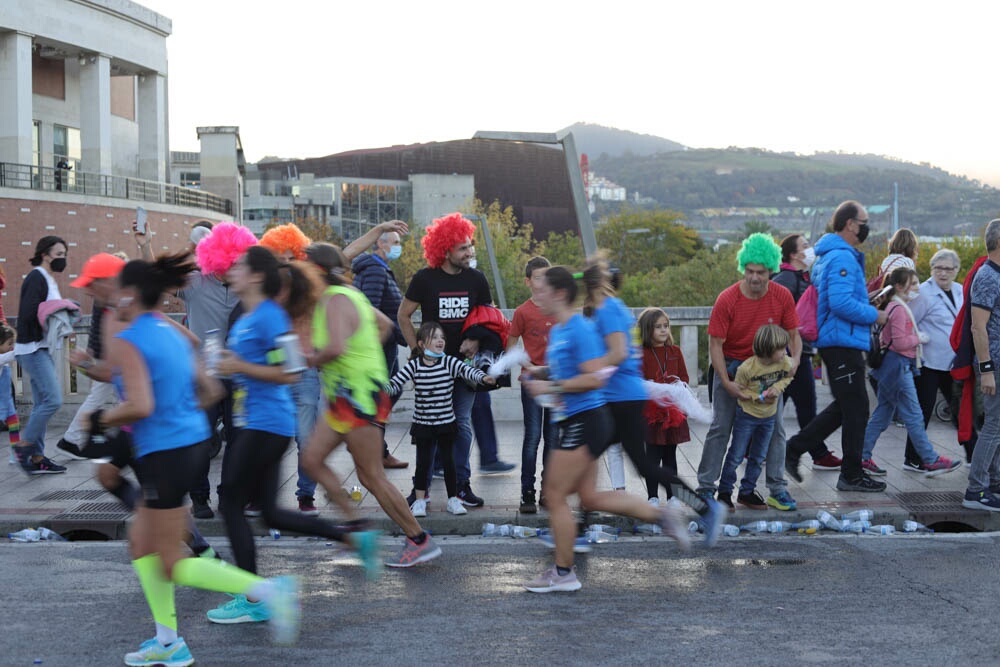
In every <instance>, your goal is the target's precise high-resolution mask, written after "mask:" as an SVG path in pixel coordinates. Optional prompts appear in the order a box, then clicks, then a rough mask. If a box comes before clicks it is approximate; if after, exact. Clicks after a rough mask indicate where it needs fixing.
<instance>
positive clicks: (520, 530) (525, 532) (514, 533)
mask: <svg viewBox="0 0 1000 667" xmlns="http://www.w3.org/2000/svg"><path fill="white" fill-rule="evenodd" d="M537 535H538V529H537V528H529V527H528V526H511V529H510V536H511V537H536V536H537Z"/></svg>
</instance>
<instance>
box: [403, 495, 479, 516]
mask: <svg viewBox="0 0 1000 667" xmlns="http://www.w3.org/2000/svg"><path fill="white" fill-rule="evenodd" d="M418 502H419V501H418ZM448 513H449V514H468V513H469V510H467V509H465V505H463V504H462V501H461V500H459V499H458V498H457V497H455V496H452V497H451V498H449V499H448ZM413 516H416V514H414V515H413Z"/></svg>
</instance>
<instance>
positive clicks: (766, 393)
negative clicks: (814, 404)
mask: <svg viewBox="0 0 1000 667" xmlns="http://www.w3.org/2000/svg"><path fill="white" fill-rule="evenodd" d="M787 347H788V332H787V331H785V330H784V329H782V328H781V327H779V326H778V325H777V324H765V325H764V326H762V327H761V328H760V329H758V330H757V333H756V334H754V337H753V356H752V357H750V358H749V359H747V360H746V361H744V362H743V363H742V364H740V367H739V368H738V369H737V370H736V378H735V381H736V384H737V385H738V386H739V388H740V391H742V392H743V393H744V394H747V395H748V397H747V398H741V399H739V401H737V407H736V419H735V420H734V421H733V439H732V443H731V444H730V445H729V452H728V453H727V454H726V461H725V463H723V465H722V478H721V479H720V480H719V500H720V501H721V502H723V503H725V504H726V505H728V506H729V508H730V509H734V508H733V499H732V493H733V486H734V485H735V484H736V468H737V467H739V465H740V463H741V462H742V461H743V458H744V457H746V458H747V467H746V470H744V471H743V481H742V482H740V492H739V495H737V496H736V502H738V503H739V504H741V505H743V506H745V507H747V508H749V509H754V510H763V509H767V504H766V503H765V502H764V499H763V498H762V497H761V496H760V494H759V493H757V489H756V487H757V478H758V477H760V471H761V468H762V466H763V464H764V460H765V459H766V458H767V449H768V445H769V444H770V443H771V434H772V433H773V432H774V422H775V416H776V415H777V412H778V404H777V401H778V399H779V398H780V396H781V392H783V391H784V390H785V388H786V387H788V385H789V384H791V382H792V377H791V375H789V371H790V370H791V369H792V361H791V359H789V358H788V352H787V350H786V348H787Z"/></svg>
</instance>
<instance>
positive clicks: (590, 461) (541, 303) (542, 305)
mask: <svg viewBox="0 0 1000 667" xmlns="http://www.w3.org/2000/svg"><path fill="white" fill-rule="evenodd" d="M576 293H577V287H576V282H575V280H574V279H573V275H572V274H571V273H570V272H569V271H568V270H566V269H565V268H563V267H561V266H555V267H552V268H550V269H549V270H548V271H546V272H545V282H544V284H543V286H542V288H541V289H540V290H538V292H537V293H536V294H535V302H536V304H537V305H538V307H539V309H540V310H541V311H542V313H544V314H545V315H548V316H551V317H554V318H555V319H556V320H557V322H558V324H556V325H555V326H553V327H552V329H551V330H550V332H549V344H548V349H547V351H546V355H545V359H546V361H547V362H548V364H549V366H548V371H547V373H548V379H547V380H528V381H526V383H525V384H526V385H527V389H528V391H529V392H530V393H531V395H532V396H535V397H538V396H543V395H552V397H553V398H554V400H555V401H556V407H555V408H554V409H553V418H554V419H555V420H556V421H558V422H559V441H558V443H556V445H555V446H554V448H553V449H552V451H551V452H549V459H548V463H547V470H548V472H547V473H546V477H545V479H544V480H543V481H542V486H543V488H544V495H545V498H546V508H547V509H548V511H549V526H550V527H551V529H552V537H553V539H554V541H555V545H556V550H555V563H554V564H553V565H552V567H550V568H548V569H547V570H545V571H544V572H542V574H541V575H539V576H538V577H537V578H535V579H534V580H532V581H529V582H527V583H525V584H524V587H525V588H526V589H528V590H529V591H531V592H533V593H549V592H552V591H575V590H579V589H580V586H581V584H580V581H579V579H577V577H576V569H575V568H574V566H573V546H574V542H575V538H576V522H575V521H574V520H573V512H572V511H571V510H570V507H569V503H568V498H569V496H570V495H572V494H574V493H577V494H579V496H580V502H581V503H582V504H583V505H584V506H585V507H586V508H587V509H588V510H595V511H605V512H611V513H613V514H621V515H625V516H631V517H634V518H636V519H639V520H641V521H643V522H644V523H658V524H660V525H661V526H662V527H663V528H664V530H665V532H667V533H668V534H671V535H674V536H675V538H676V539H677V541H678V543H679V544H680V545H681V546H682V548H684V547H686V546H687V543H688V541H689V540H688V535H687V531H686V530H684V529H683V527H682V526H681V525H680V517H679V514H678V513H677V512H676V510H675V509H674V508H673V507H669V506H664V507H653V506H652V505H650V504H649V503H647V502H646V501H644V500H642V499H641V498H639V497H637V496H631V495H628V494H625V493H618V492H615V491H597V459H598V458H600V456H601V454H603V453H604V450H605V449H607V447H608V444H609V442H610V439H611V433H612V422H611V415H610V411H609V410H608V408H607V406H606V405H605V395H604V393H603V392H602V391H601V387H602V386H603V385H604V380H603V377H602V375H601V374H600V373H599V371H601V370H602V369H603V368H604V367H606V365H607V363H606V350H605V347H604V343H603V341H602V339H601V336H600V334H599V333H598V331H597V328H596V326H595V325H594V323H593V322H592V321H591V320H589V319H587V318H585V317H584V316H583V315H581V314H579V313H578V312H577V311H576V310H575V309H574V307H573V303H574V301H575V300H576ZM531 374H532V375H533V376H534V377H538V376H539V375H544V374H545V369H539V368H532V369H531ZM641 420H642V415H641V414H640V415H639V421H640V424H639V426H640V427H641Z"/></svg>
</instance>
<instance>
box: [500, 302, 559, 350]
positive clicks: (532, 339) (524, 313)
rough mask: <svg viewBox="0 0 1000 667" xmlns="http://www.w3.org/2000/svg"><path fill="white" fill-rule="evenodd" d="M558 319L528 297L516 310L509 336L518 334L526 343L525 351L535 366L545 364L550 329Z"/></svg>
mask: <svg viewBox="0 0 1000 667" xmlns="http://www.w3.org/2000/svg"><path fill="white" fill-rule="evenodd" d="M556 322H557V320H556V318H554V317H549V316H548V315H545V314H543V313H542V311H541V310H540V309H539V308H538V306H536V305H535V302H534V301H532V300H531V299H528V300H527V301H525V302H524V303H522V304H521V305H520V306H518V307H517V310H515V311H514V317H513V318H511V323H510V332H509V333H508V335H509V336H517V337H518V338H520V339H521V341H522V342H523V343H524V351H525V352H527V353H528V358H529V359H531V363H532V364H533V365H535V366H544V365H545V348H546V347H547V346H548V344H549V329H551V328H552V327H553V326H554V325H555V324H556Z"/></svg>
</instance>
